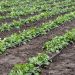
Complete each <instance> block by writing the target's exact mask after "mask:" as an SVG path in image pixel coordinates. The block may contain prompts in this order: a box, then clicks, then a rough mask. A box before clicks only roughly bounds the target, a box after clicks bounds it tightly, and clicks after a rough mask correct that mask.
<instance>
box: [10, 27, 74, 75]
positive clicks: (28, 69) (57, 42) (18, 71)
mask: <svg viewBox="0 0 75 75" xmlns="http://www.w3.org/2000/svg"><path fill="white" fill-rule="evenodd" d="M72 41H75V28H73V29H72V30H70V31H67V32H66V33H65V34H64V35H62V36H56V37H54V38H53V39H52V40H50V41H48V42H46V43H45V44H44V46H43V49H44V53H40V54H38V55H37V56H36V57H32V58H29V59H28V63H26V64H16V65H15V66H14V67H13V69H12V70H11V71H10V73H9V75H32V74H33V75H40V73H41V69H40V67H44V66H45V65H49V63H50V62H52V59H50V57H49V55H48V53H49V52H58V51H60V50H61V49H63V48H64V47H66V46H67V45H68V44H69V43H70V42H72Z"/></svg>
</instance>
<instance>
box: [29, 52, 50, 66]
mask: <svg viewBox="0 0 75 75" xmlns="http://www.w3.org/2000/svg"><path fill="white" fill-rule="evenodd" d="M29 63H31V64H34V65H38V66H41V65H49V56H48V55H47V54H43V53H39V54H38V55H37V56H36V57H32V58H29Z"/></svg>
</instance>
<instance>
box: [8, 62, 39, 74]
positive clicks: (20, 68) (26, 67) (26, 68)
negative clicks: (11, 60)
mask: <svg viewBox="0 0 75 75" xmlns="http://www.w3.org/2000/svg"><path fill="white" fill-rule="evenodd" d="M32 74H33V75H39V69H38V68H37V67H35V66H34V65H33V64H29V63H26V64H16V65H15V66H14V67H13V69H12V70H11V72H10V73H9V74H8V75H32Z"/></svg>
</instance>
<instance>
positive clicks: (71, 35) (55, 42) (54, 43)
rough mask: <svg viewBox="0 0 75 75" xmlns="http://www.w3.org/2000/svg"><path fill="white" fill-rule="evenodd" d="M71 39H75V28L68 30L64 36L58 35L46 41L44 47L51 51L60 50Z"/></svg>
mask: <svg viewBox="0 0 75 75" xmlns="http://www.w3.org/2000/svg"><path fill="white" fill-rule="evenodd" d="M71 41H75V28H74V29H72V30H70V31H68V32H66V33H65V34H64V35H63V36H56V37H55V38H53V39H52V40H50V41H48V42H46V43H45V44H44V46H43V48H44V49H45V50H47V51H50V52H58V51H59V50H61V49H62V48H64V47H65V46H67V45H68V44H69V42H71Z"/></svg>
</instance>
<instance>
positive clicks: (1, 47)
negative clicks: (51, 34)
mask: <svg viewBox="0 0 75 75" xmlns="http://www.w3.org/2000/svg"><path fill="white" fill-rule="evenodd" d="M74 18H75V12H71V13H69V14H65V15H63V16H59V17H57V19H55V20H54V21H52V22H48V23H44V24H43V25H41V26H40V27H38V28H36V27H34V28H31V29H28V30H23V31H22V32H20V33H19V34H16V33H14V34H12V35H11V36H9V37H6V38H4V39H3V40H0V53H3V52H4V51H5V50H6V49H7V48H10V47H15V46H16V45H20V44H21V43H26V42H27V41H30V40H31V39H32V38H34V37H36V36H39V35H43V34H46V31H49V30H51V29H54V28H56V27H58V26H59V25H61V24H62V23H64V22H66V21H70V20H72V19H74Z"/></svg>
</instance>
